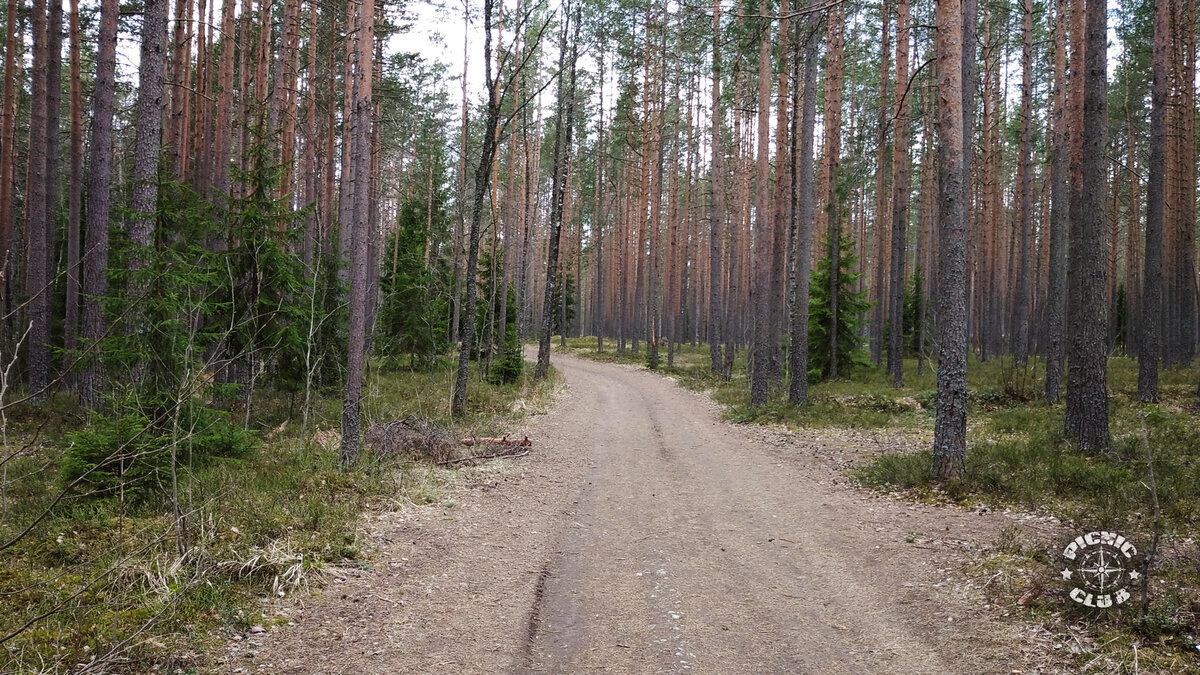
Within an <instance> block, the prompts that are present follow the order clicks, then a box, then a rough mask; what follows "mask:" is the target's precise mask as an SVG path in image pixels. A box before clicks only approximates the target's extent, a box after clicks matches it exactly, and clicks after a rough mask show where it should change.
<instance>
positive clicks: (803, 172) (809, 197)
mask: <svg viewBox="0 0 1200 675" xmlns="http://www.w3.org/2000/svg"><path fill="white" fill-rule="evenodd" d="M816 24H817V19H816V18H812V19H810V20H809V21H808V22H806V25H805V28H806V29H807V31H808V36H807V39H806V41H805V46H804V84H803V87H804V92H803V95H802V96H803V102H802V104H801V106H802V108H803V110H802V111H800V112H799V114H800V133H799V134H798V136H799V138H798V139H797V140H796V146H797V152H796V155H797V156H796V163H797V166H796V182H797V186H796V192H797V194H796V221H797V224H796V272H795V287H794V291H793V292H794V295H795V303H796V304H795V306H793V307H792V327H791V351H790V352H789V354H788V356H789V359H790V363H789V368H790V370H791V373H792V378H791V381H790V382H789V383H788V400H789V401H791V402H792V403H793V404H795V405H807V404H808V347H809V345H808V299H809V271H810V268H811V266H812V241H813V226H814V224H815V222H814V215H815V211H816V208H815V206H816V205H815V199H816V195H815V194H814V189H813V188H814V185H813V184H814V182H815V180H816V175H815V171H814V161H813V132H814V129H815V127H816V122H817V35H816Z"/></svg>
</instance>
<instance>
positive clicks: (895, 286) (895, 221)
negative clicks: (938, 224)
mask: <svg viewBox="0 0 1200 675" xmlns="http://www.w3.org/2000/svg"><path fill="white" fill-rule="evenodd" d="M897 9H898V12H897V19H896V112H895V114H894V115H893V116H892V121H893V124H894V125H895V126H894V131H893V137H894V138H895V141H894V143H893V150H892V255H891V263H892V270H891V271H892V278H891V286H890V290H891V294H890V299H889V302H888V308H889V310H890V311H889V316H888V325H889V331H890V332H889V334H888V337H889V340H888V371H889V372H890V373H891V374H892V386H893V387H895V388H897V389H899V388H900V387H903V386H904V286H905V283H906V275H907V272H906V271H905V269H904V268H905V262H906V261H907V260H908V203H909V199H910V197H911V191H912V182H911V180H912V176H911V173H910V164H911V162H912V160H911V158H910V157H909V152H910V140H909V126H910V125H911V121H910V117H911V115H910V114H909V110H910V109H911V107H912V105H911V103H910V101H909V99H908V98H907V92H908V91H910V89H909V87H908V78H909V74H908V32H909V31H908V26H909V23H910V20H911V18H912V17H911V9H910V5H909V3H908V0H899V6H898V8H897ZM880 300H881V301H882V296H881V297H880Z"/></svg>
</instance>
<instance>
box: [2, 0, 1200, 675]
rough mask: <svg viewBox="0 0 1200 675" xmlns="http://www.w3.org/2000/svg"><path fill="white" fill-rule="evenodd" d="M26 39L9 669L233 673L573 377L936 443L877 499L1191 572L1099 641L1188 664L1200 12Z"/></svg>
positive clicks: (528, 0)
mask: <svg viewBox="0 0 1200 675" xmlns="http://www.w3.org/2000/svg"><path fill="white" fill-rule="evenodd" d="M430 17H437V18H436V19H431V18H430ZM3 26H4V45H3V55H4V56H3V59H4V60H3V69H4V79H3V91H2V92H0V95H2V97H0V113H2V115H0V444H2V448H0V605H4V606H6V607H11V608H12V611H9V610H7V609H5V610H4V611H0V615H3V616H0V646H3V651H2V652H0V671H2V672H9V671H10V670H11V671H14V672H84V671H89V670H90V671H93V672H116V671H120V670H121V669H128V670H130V671H131V672H140V671H141V670H145V669H153V668H157V669H161V670H163V671H164V672H165V671H166V670H168V669H170V671H171V672H176V671H175V670H174V669H176V668H179V669H181V670H179V671H178V672H189V671H186V669H187V668H197V667H199V668H201V669H203V668H204V667H205V666H206V664H210V663H211V662H210V661H209V660H206V659H211V658H212V654H213V653H215V652H214V649H213V647H212V645H211V643H206V642H204V638H203V636H205V635H217V634H219V633H220V632H221V631H223V630H230V629H231V628H230V627H233V628H234V629H236V630H240V631H242V632H243V633H244V632H245V631H246V630H249V629H250V627H251V626H254V627H256V628H259V629H260V630H261V629H262V626H261V625H260V624H262V623H263V621H264V620H263V619H261V618H255V617H258V616H259V614H256V612H258V613H261V612H263V611H265V610H263V609H262V607H260V606H259V605H258V604H256V603H258V602H259V600H260V599H262V601H263V602H265V601H266V600H267V599H272V598H284V597H285V596H286V597H290V596H291V595H293V594H297V593H304V592H307V590H308V589H309V587H310V585H311V586H313V587H317V586H321V585H322V584H324V583H325V582H326V581H327V580H328V579H329V578H332V577H336V576H338V575H340V574H342V573H341V572H339V570H341V569H347V568H351V567H354V566H356V565H359V566H361V565H367V566H369V564H370V563H369V561H370V560H371V559H372V558H371V556H372V555H375V553H372V551H373V550H374V549H372V544H369V543H368V542H367V541H366V540H365V539H364V538H363V537H361V536H360V535H358V534H356V527H357V526H356V525H355V523H359V522H361V521H360V520H359V519H360V518H362V517H363V514H364V513H365V514H370V513H375V512H378V510H380V509H385V508H387V506H386V505H387V504H390V503H400V502H403V503H405V504H410V505H413V504H415V505H420V504H440V503H444V502H445V500H446V499H448V498H447V497H445V494H448V493H447V492H446V491H447V490H453V489H455V488H454V485H457V484H459V483H462V482H464V481H467V482H469V481H471V480H474V478H472V476H475V475H476V474H475V473H472V472H477V471H486V469H483V468H482V467H483V466H484V465H483V464H482V463H481V460H479V459H477V458H473V457H471V456H470V455H469V454H468V455H463V454H462V453H463V452H464V450H463V448H460V447H458V446H459V443H458V441H457V439H458V438H459V437H476V438H478V437H486V438H487V439H490V440H491V441H496V442H500V441H501V440H502V442H501V443H500V445H501V447H508V446H507V445H505V444H507V443H509V435H510V434H517V431H516V429H517V428H518V427H521V428H525V427H524V426H522V425H526V424H532V422H529V421H528V420H529V419H532V418H533V417H535V416H538V415H543V414H545V415H547V416H549V417H553V416H554V415H555V414H556V413H555V412H554V411H555V407H554V406H556V405H557V404H556V403H555V402H554V401H555V396H556V395H557V394H556V392H557V391H559V390H560V389H561V388H562V387H563V386H564V385H563V381H562V378H563V375H562V374H560V373H558V372H557V371H556V369H554V368H551V355H552V353H553V354H555V355H558V354H563V355H567V357H568V358H585V359H589V360H591V361H593V362H596V361H598V362H602V363H612V362H619V363H627V364H640V365H641V366H644V367H645V368H647V369H649V370H652V371H657V372H659V373H662V374H666V375H669V376H671V377H673V378H674V379H676V381H678V382H679V383H680V384H681V385H683V386H684V387H687V388H691V389H695V390H698V391H702V392H705V393H707V394H709V395H710V396H712V397H713V398H714V399H716V400H717V402H718V403H720V404H721V405H722V406H723V410H724V413H723V414H724V416H725V418H726V419H727V420H729V421H733V422H736V423H756V424H762V425H768V426H771V425H774V426H777V427H786V428H792V429H801V430H803V429H859V430H865V431H864V433H889V432H896V433H899V432H902V431H905V430H908V431H912V433H914V434H916V435H917V437H919V442H918V443H917V444H916V445H906V446H904V447H902V448H893V450H895V451H894V452H888V453H885V454H883V455H881V456H878V457H871V458H868V459H865V460H863V461H862V462H861V463H857V464H856V468H855V472H856V473H854V476H855V478H856V480H857V481H858V482H859V483H861V484H864V485H865V486H867V488H868V489H872V488H873V489H878V490H883V491H891V492H901V493H903V494H905V495H908V497H910V498H914V497H915V498H916V499H917V500H918V501H920V500H926V501H928V500H933V501H936V502H939V503H957V504H960V505H967V504H975V503H976V502H981V503H982V502H986V503H999V504H1008V505H1012V504H1021V505H1023V506H1024V507H1027V508H1031V509H1042V508H1045V509H1049V511H1051V512H1053V513H1055V514H1056V517H1058V516H1061V517H1062V518H1063V519H1064V520H1068V521H1070V522H1072V523H1077V524H1081V525H1082V524H1089V525H1095V526H1096V527H1097V528H1099V527H1122V526H1129V527H1130V528H1133V527H1135V526H1134V525H1132V524H1131V523H1134V522H1135V521H1136V528H1137V529H1138V532H1139V534H1145V541H1144V542H1143V543H1142V548H1143V549H1146V551H1147V558H1146V561H1147V562H1146V563H1145V564H1146V567H1145V568H1144V569H1143V573H1146V572H1147V571H1149V570H1152V569H1154V570H1160V571H1161V574H1162V575H1163V576H1170V577H1171V578H1172V586H1171V588H1172V589H1173V590H1171V591H1169V592H1168V591H1163V592H1162V593H1160V594H1159V595H1157V596H1153V593H1150V592H1149V591H1147V589H1146V586H1145V584H1143V585H1142V588H1141V595H1140V596H1138V598H1137V600H1136V602H1134V601H1131V602H1133V604H1135V605H1139V606H1140V607H1139V609H1138V611H1134V612H1133V614H1134V615H1136V616H1132V615H1131V616H1129V617H1125V618H1123V619H1121V620H1119V621H1115V622H1110V623H1104V622H1103V621H1101V622H1100V623H1101V624H1102V626H1103V627H1104V628H1103V630H1109V629H1113V630H1117V629H1116V628H1113V627H1114V626H1120V628H1119V630H1121V631H1125V632H1124V633H1121V635H1124V636H1125V638H1127V639H1124V638H1123V639H1122V641H1121V642H1120V643H1118V646H1119V645H1124V644H1126V643H1127V642H1129V641H1131V640H1133V639H1134V638H1137V639H1146V640H1158V643H1157V644H1158V649H1159V651H1158V652H1157V658H1159V659H1160V660H1159V661H1154V658H1156V657H1154V656H1144V657H1143V658H1147V659H1150V660H1149V661H1146V663H1147V664H1153V663H1158V664H1160V665H1161V666H1162V667H1163V668H1164V670H1162V672H1183V671H1181V670H1173V668H1175V667H1176V666H1177V665H1178V661H1176V660H1175V659H1178V658H1183V659H1185V660H1186V663H1187V664H1189V666H1190V667H1196V668H1198V669H1200V662H1198V661H1196V660H1195V659H1194V658H1190V657H1188V656H1186V653H1187V650H1191V652H1195V650H1196V645H1195V642H1196V638H1194V637H1190V636H1192V635H1193V634H1200V562H1197V561H1200V553H1197V552H1196V550H1195V545H1194V542H1193V540H1192V539H1191V538H1190V537H1191V535H1192V534H1194V528H1195V524H1196V518H1197V517H1200V482H1197V481H1198V476H1200V472H1198V471H1197V467H1198V466H1200V450H1197V448H1198V447H1200V445H1197V443H1200V424H1197V422H1196V416H1197V415H1198V414H1200V372H1198V371H1197V367H1196V364H1195V360H1196V357H1197V347H1198V345H1200V276H1198V275H1200V268H1198V265H1197V245H1198V244H1197V237H1196V232H1197V225H1198V220H1197V205H1198V201H1197V198H1198V195H1197V186H1198V181H1200V174H1198V172H1197V158H1198V148H1200V131H1198V128H1197V122H1198V119H1200V118H1198V113H1197V57H1198V52H1197V39H1196V38H1197V29H1198V26H1200V17H1198V12H1197V6H1196V4H1195V3H1194V2H1192V1H1191V0H1158V1H1157V2H1155V1H1152V0H1114V1H1113V2H1102V1H1101V0H1013V1H1004V0H938V1H936V2H935V1H934V0H870V1H862V2H850V1H842V0H835V1H833V2H823V1H819V0H814V1H813V2H800V0H726V1H725V2H722V1H721V0H713V2H711V3H707V4H706V3H699V4H689V3H685V2H673V1H671V2H668V1H667V0H622V1H621V2H611V1H609V0H562V2H555V3H549V2H546V1H545V0H507V1H505V0H499V1H497V0H478V1H477V0H463V1H462V2H460V3H448V4H437V3H430V4H426V3H422V2H420V0H399V1H397V2H390V3H388V2H383V1H382V0H361V1H358V2H348V3H322V2H316V1H314V0H242V1H241V2H237V0H223V2H221V3H218V2H217V1H216V0H174V2H171V1H170V0H126V2H120V1H119V0H95V1H94V2H80V0H69V3H68V5H67V6H64V4H63V2H62V0H32V4H26V3H18V2H17V1H16V0H8V2H7V13H6V14H5V15H4V22H3ZM418 32H425V33H430V32H432V33H439V34H444V36H441V35H439V36H437V37H435V38H434V44H435V45H436V46H437V49H436V50H435V51H439V52H441V54H431V53H430V51H429V50H428V49H417V48H416V47H414V45H415V44H416V43H417V41H416V40H415V38H414V36H415V35H417V33H418ZM448 36H459V37H460V38H461V39H462V43H461V44H457V43H455V42H453V41H452V38H451V37H448ZM454 39H457V38H454ZM439 57H440V58H439ZM535 351H536V363H533V362H530V363H526V362H525V359H526V356H527V355H528V357H529V358H530V359H532V358H533V354H534V352H535ZM571 377H574V376H570V377H567V381H568V382H570V383H571V386H572V387H575V386H576V384H575V382H574V381H573V380H572V379H571ZM522 433H524V432H522ZM500 437H503V439H501V438H500ZM514 438H515V436H514ZM538 442H539V439H538V438H536V437H535V438H533V439H532V443H533V446H532V447H533V450H534V452H536V450H537V448H538ZM476 445H480V444H479V443H476ZM501 454H502V455H508V454H510V453H509V451H508V450H504V451H503V452H502V453H501ZM502 459H503V458H502ZM856 461H857V460H856ZM460 466H465V467H466V468H463V469H462V470H461V471H460V470H459V469H458V468H455V467H460ZM447 467H449V468H447ZM1082 531H1084V530H1081V532H1082ZM1151 532H1152V534H1150V533H1151ZM1160 540H1161V543H1160ZM1181 542H1182V543H1181ZM1023 546H1024V545H1021V546H1016V545H1014V548H1013V551H1010V552H1011V553H1013V555H1018V554H1020V555H1025V556H1027V557H1029V556H1033V554H1032V553H1030V551H1031V550H1032V549H1029V548H1028V547H1024V548H1023ZM1160 547H1161V551H1160V550H1159V548H1160ZM721 550H724V549H721ZM1156 556H1157V557H1156ZM1033 557H1035V558H1036V556H1033ZM1040 560H1041V562H1040V563H1039V564H1045V560H1044V559H1040ZM1030 564H1031V565H1032V564H1033V563H1030ZM1167 570H1170V572H1169V573H1168V571H1167ZM1022 572H1024V570H1022ZM1051 572H1053V570H1051ZM1029 583H1030V584H1034V583H1035V582H1033V581H1029ZM1036 583H1037V584H1040V583H1041V582H1040V581H1039V582H1036ZM1151 596H1153V597H1151ZM1022 597H1024V596H1022ZM1035 597H1036V596H1035ZM1027 602H1028V601H1023V602H1022V603H1021V604H1022V606H1025V605H1026V604H1027ZM1034 606H1035V607H1036V606H1037V601H1034ZM263 616H265V614H263ZM268 628H270V626H269V625H268ZM1096 630H1101V629H1099V628H1098V629H1096ZM1130 636H1133V637H1130ZM239 639H240V638H239ZM1189 640H1190V643H1189ZM1132 653H1133V655H1134V656H1133V658H1134V659H1135V663H1136V659H1137V658H1138V657H1137V647H1136V643H1135V646H1134V647H1133V652H1132ZM1180 653H1185V655H1184V656H1180ZM206 654H207V656H206ZM1193 656H1194V654H1193ZM1113 658H1117V657H1113ZM1188 659H1190V660H1188ZM1162 664H1175V665H1162ZM190 672H195V671H194V670H193V671H190ZM235 672H237V671H235ZM831 672H832V671H831ZM1005 672H1007V671H1005ZM1014 672H1017V671H1014ZM1111 672H1135V671H1134V670H1119V669H1118V670H1112V671H1111ZM1148 672H1153V671H1148Z"/></svg>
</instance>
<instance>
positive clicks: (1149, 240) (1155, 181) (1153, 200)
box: [1138, 2, 1171, 402]
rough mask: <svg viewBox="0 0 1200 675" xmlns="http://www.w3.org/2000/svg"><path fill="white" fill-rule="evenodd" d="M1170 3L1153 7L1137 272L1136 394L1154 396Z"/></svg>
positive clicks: (1153, 398) (1145, 397) (1158, 339)
mask: <svg viewBox="0 0 1200 675" xmlns="http://www.w3.org/2000/svg"><path fill="white" fill-rule="evenodd" d="M1170 22H1171V14H1170V3H1167V2H1160V3H1157V5H1156V6H1155V9H1154V53H1153V57H1152V61H1151V72H1152V73H1153V75H1152V78H1151V84H1150V166H1149V169H1150V176H1149V179H1148V182H1147V184H1146V255H1145V263H1146V265H1145V268H1144V271H1143V275H1142V303H1141V305H1142V314H1141V337H1140V339H1139V345H1138V400H1139V401H1145V402H1152V401H1157V400H1158V362H1159V359H1160V357H1161V354H1162V296H1163V289H1162V285H1163V278H1162V263H1163V215H1164V208H1165V206H1166V205H1165V203H1164V201H1165V198H1166V172H1167V160H1166V136H1167V133H1166V132H1167V87H1168V81H1167V78H1168V73H1167V67H1168V59H1169V54H1168V50H1169V42H1170V33H1171V23H1170Z"/></svg>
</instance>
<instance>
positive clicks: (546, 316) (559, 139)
mask: <svg viewBox="0 0 1200 675" xmlns="http://www.w3.org/2000/svg"><path fill="white" fill-rule="evenodd" d="M489 1H490V0H489ZM567 24H573V25H572V26H570V27H568V25H567ZM572 28H573V29H574V35H573V36H572V37H571V39H570V45H571V47H570V57H569V58H570V67H569V70H570V75H568V74H567V68H566V67H565V66H566V64H565V63H564V59H565V58H567V51H568V49H567V33H568V31H569V30H570V29H572ZM578 43H579V9H578V8H576V10H575V16H574V17H573V18H570V19H568V21H567V22H566V23H564V25H563V33H562V43H561V44H560V45H559V56H558V72H559V76H558V97H557V98H558V112H557V115H556V116H555V132H554V168H553V172H554V173H553V176H552V178H551V182H552V186H551V197H550V199H551V202H550V233H549V240H548V242H547V244H548V248H547V255H546V293H545V296H544V298H543V301H542V322H541V326H540V328H539V330H538V361H537V367H536V368H535V369H534V371H533V377H534V379H539V380H540V379H542V378H543V377H545V376H546V373H547V372H549V370H550V326H551V318H552V317H553V311H554V301H553V296H554V291H555V288H556V287H557V286H558V283H559V280H560V279H561V280H563V281H565V273H564V274H562V275H556V272H557V270H558V252H559V251H558V249H559V242H560V239H561V238H562V225H563V210H564V208H563V207H564V204H563V202H564V201H565V199H566V194H567V191H568V190H569V185H570V183H569V180H568V174H567V166H568V164H569V163H570V158H571V136H572V133H571V132H572V130H573V129H574V127H575V125H574V124H573V122H572V121H573V120H574V119H575V60H576V56H577V55H578V47H577V45H578ZM564 77H567V78H568V80H567V81H565V82H564V80H563V78H564ZM562 295H563V296H564V298H565V296H566V288H565V287H564V288H563V289H562ZM469 306H470V305H468V307H469ZM564 318H565V317H564ZM560 328H561V329H562V330H563V332H564V334H565V332H566V329H567V327H566V325H565V323H564V325H562V326H560Z"/></svg>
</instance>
